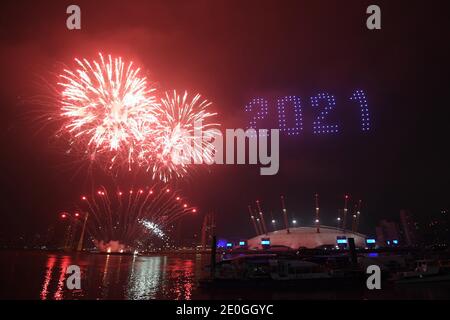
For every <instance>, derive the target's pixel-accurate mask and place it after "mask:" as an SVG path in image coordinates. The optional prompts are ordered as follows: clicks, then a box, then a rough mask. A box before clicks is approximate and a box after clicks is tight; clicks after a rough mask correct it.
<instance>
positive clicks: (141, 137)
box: [57, 54, 218, 182]
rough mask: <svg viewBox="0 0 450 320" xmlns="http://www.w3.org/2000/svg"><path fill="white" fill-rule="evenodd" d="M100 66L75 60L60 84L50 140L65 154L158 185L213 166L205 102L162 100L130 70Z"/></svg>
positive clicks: (104, 62)
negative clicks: (140, 174)
mask: <svg viewBox="0 0 450 320" xmlns="http://www.w3.org/2000/svg"><path fill="white" fill-rule="evenodd" d="M99 59H100V60H99V61H98V62H97V61H88V60H86V59H83V60H79V59H75V62H76V64H77V68H76V69H75V70H74V71H72V70H69V69H65V70H64V72H63V73H62V74H61V75H60V76H59V78H60V81H59V83H58V84H59V85H60V86H61V87H62V92H61V94H60V98H59V99H60V103H59V105H60V114H59V117H58V118H61V119H63V122H64V123H63V126H62V127H61V130H60V132H59V133H58V134H57V136H67V137H68V138H69V145H70V149H69V150H68V151H67V153H76V154H77V155H78V154H81V155H82V158H83V159H85V160H86V159H87V160H89V161H90V162H95V163H98V164H100V165H101V166H102V167H105V168H107V169H108V170H114V169H120V168H123V167H126V168H127V169H128V170H129V171H131V170H132V169H133V168H136V167H141V168H145V169H146V170H147V171H148V172H151V174H152V178H153V179H157V180H162V181H164V182H167V181H168V180H170V179H172V178H176V177H178V178H179V177H184V176H186V175H187V174H188V173H189V172H190V169H191V168H192V166H191V165H192V164H193V163H195V164H199V163H203V162H207V163H212V158H213V150H214V149H213V145H212V141H213V138H214V136H215V135H216V134H217V131H216V128H217V127H218V124H216V123H209V120H210V118H211V117H212V116H214V115H216V113H212V112H210V111H208V107H209V106H210V105H211V103H210V102H208V101H206V100H201V97H200V95H199V94H197V95H194V96H193V98H188V94H187V92H184V94H183V95H182V96H181V95H179V94H177V92H176V91H173V92H171V93H166V94H165V95H164V96H163V97H162V98H161V97H159V96H158V95H157V94H156V91H155V89H153V88H150V87H149V86H148V84H147V81H146V78H145V77H143V76H141V75H140V73H139V72H140V69H139V68H135V67H134V66H133V63H132V62H130V63H125V62H124V61H123V60H122V59H121V58H112V57H111V56H110V55H109V56H107V58H106V59H105V58H104V57H103V55H102V54H99ZM196 133H197V135H196ZM114 171H115V170H114Z"/></svg>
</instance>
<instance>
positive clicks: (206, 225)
mask: <svg viewBox="0 0 450 320" xmlns="http://www.w3.org/2000/svg"><path fill="white" fill-rule="evenodd" d="M215 227H216V225H215V215H214V213H208V214H206V215H205V216H204V217H203V224H202V236H201V246H202V249H203V250H206V248H207V247H208V246H209V245H210V243H211V239H212V236H213V235H214V229H215Z"/></svg>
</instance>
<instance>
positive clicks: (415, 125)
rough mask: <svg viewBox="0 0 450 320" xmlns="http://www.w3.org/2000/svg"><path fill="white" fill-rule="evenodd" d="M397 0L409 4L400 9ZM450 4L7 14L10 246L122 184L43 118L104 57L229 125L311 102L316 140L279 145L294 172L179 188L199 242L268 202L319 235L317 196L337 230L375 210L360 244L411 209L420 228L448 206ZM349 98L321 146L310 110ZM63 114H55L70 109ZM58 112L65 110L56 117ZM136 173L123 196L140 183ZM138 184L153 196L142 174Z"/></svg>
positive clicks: (3, 56)
mask: <svg viewBox="0 0 450 320" xmlns="http://www.w3.org/2000/svg"><path fill="white" fill-rule="evenodd" d="M393 2H395V3H393ZM75 3H76V4H77V5H79V6H80V7H81V11H82V29H81V30H77V31H69V30H67V28H66V18H67V15H66V13H65V11H66V8H67V6H68V5H70V4H75ZM373 3H376V4H378V5H380V7H381V10H382V29H381V30H376V31H370V30H368V29H367V28H366V17H367V15H366V13H365V11H366V8H367V6H368V5H369V4H373ZM448 12H449V11H448V5H447V6H445V1H432V2H430V1H417V2H412V1H387V2H384V1H370V2H368V1H345V4H344V1H295V2H294V1H292V2H290V1H134V0H133V1H75V2H74V1H39V2H36V1H14V2H13V1H9V3H8V4H6V3H4V4H2V6H1V8H0V15H1V19H0V39H1V50H0V108H1V117H0V124H1V126H0V128H1V131H0V137H1V138H0V139H1V140H0V141H1V142H0V143H1V157H0V168H1V172H2V174H1V189H2V190H1V191H2V192H1V193H0V197H1V201H0V211H1V215H2V219H1V221H2V222H1V227H0V232H1V238H0V239H11V238H14V237H18V236H22V235H24V234H33V233H35V232H44V231H45V230H46V228H47V227H48V226H49V225H51V224H54V223H55V219H57V213H58V212H60V211H61V210H65V209H66V208H69V207H71V206H72V205H73V203H74V202H76V201H78V199H79V196H80V195H81V194H83V193H86V192H88V191H89V190H90V189H89V188H90V187H91V185H92V184H95V185H97V184H100V183H105V184H108V183H112V181H113V179H112V178H111V177H109V176H108V175H107V174H106V173H105V172H102V171H101V170H96V169H95V168H94V170H93V171H92V172H91V173H89V172H88V170H87V167H86V165H85V164H83V163H77V162H76V161H74V159H71V158H69V157H67V156H66V155H64V154H63V153H62V152H60V150H57V148H56V147H55V143H54V138H52V135H53V133H54V130H55V128H56V127H55V124H51V123H45V121H37V119H38V118H39V116H40V114H39V112H41V111H40V110H42V106H37V105H36V104H35V103H33V101H34V100H35V98H36V97H39V96H40V95H45V94H48V92H46V91H45V85H44V83H43V82H44V81H43V79H47V81H52V79H53V78H52V77H53V75H54V74H55V73H58V72H60V70H61V66H62V64H71V63H72V61H73V58H75V57H90V58H93V57H96V55H97V53H98V52H99V51H101V52H103V53H111V54H114V55H121V56H123V57H125V58H127V59H130V60H133V61H136V62H137V63H138V64H139V65H140V66H142V67H143V69H144V71H145V73H146V74H147V75H148V76H149V77H150V78H152V79H154V80H155V81H156V82H157V86H158V87H159V88H162V89H164V90H166V89H168V90H170V89H178V90H184V89H187V90H188V91H189V92H199V93H201V94H202V96H203V97H205V98H207V99H208V100H210V101H212V102H213V106H212V107H213V109H214V110H215V111H217V112H218V113H219V116H218V120H219V122H221V123H222V127H223V128H241V127H243V128H245V127H246V126H247V125H248V114H246V113H245V112H244V106H245V105H246V104H247V103H248V102H249V101H250V100H251V99H252V98H253V97H256V96H258V97H259V96H261V97H266V98H267V99H268V100H269V101H270V102H271V107H270V108H271V109H270V110H269V113H270V119H271V120H270V121H271V122H270V121H269V125H272V126H273V127H276V123H277V115H276V109H275V106H274V101H275V100H276V98H277V97H281V96H285V95H298V96H300V97H301V99H302V104H303V109H304V111H305V119H304V121H305V122H304V127H305V130H304V131H303V132H302V133H301V134H300V135H299V136H296V137H288V136H285V135H281V150H280V161H281V163H280V171H279V173H278V174H277V175H275V176H260V175H259V166H246V165H243V166H231V165H227V166H211V167H208V168H203V169H198V170H196V172H195V173H193V175H192V176H190V177H189V178H188V179H185V180H182V181H176V182H174V183H175V184H176V185H177V187H178V188H179V189H180V190H182V193H183V194H185V195H187V196H188V197H189V198H190V199H191V201H192V203H195V204H196V205H198V207H199V209H200V213H199V214H198V215H197V216H193V217H187V218H184V222H186V223H185V225H187V226H188V227H187V230H188V231H186V232H188V233H190V232H198V231H199V229H200V223H201V219H202V215H203V214H204V213H205V212H209V211H215V212H216V213H217V216H218V234H219V235H222V236H249V235H251V234H252V226H251V224H250V221H249V219H248V213H247V205H248V204H249V203H254V201H255V200H256V199H259V200H260V201H261V202H262V205H263V210H264V211H265V212H267V213H268V212H269V211H271V210H272V211H273V213H274V215H275V216H278V217H280V204H279V196H280V195H281V194H284V195H285V196H286V198H287V200H286V202H287V207H288V212H290V214H292V215H293V216H295V218H297V219H298V220H299V221H300V224H301V225H309V224H311V223H312V222H313V218H314V197H313V196H314V193H316V192H317V193H319V194H320V199H321V209H322V219H321V220H322V223H323V224H327V225H335V218H336V216H337V210H338V209H339V208H341V207H342V206H343V196H344V194H347V193H348V194H350V195H351V196H352V199H355V200H357V199H362V200H363V210H362V218H361V231H363V232H367V233H373V232H374V227H375V224H376V223H377V222H378V220H380V219H382V218H389V219H397V218H398V214H399V210H400V209H402V208H406V209H409V210H411V212H412V214H413V215H414V216H416V217H417V218H418V219H426V218H427V217H428V216H430V215H433V214H435V213H437V212H439V211H440V210H441V209H443V208H448V207H449V190H450V188H449V187H450V186H449V181H450V179H449V178H450V177H449V161H448V158H447V157H446V151H447V148H448V145H449V144H448V128H449V127H448V114H449V113H448V111H447V109H448V107H449V106H448V88H449V80H448V79H449V76H448V65H449V63H448V57H449V50H448V49H449V46H448V37H447V36H446V35H448V23H449V21H450V20H449V19H448ZM356 89H363V90H364V91H365V92H366V94H367V98H368V102H369V108H370V113H371V130H370V131H369V132H362V131H360V120H359V113H358V109H357V108H356V107H355V105H354V104H352V103H350V102H349V101H348V97H349V96H350V95H351V93H352V92H353V91H354V90H356ZM320 92H329V93H331V94H333V95H334V96H335V98H336V112H335V113H333V117H332V118H330V121H332V122H336V123H339V124H340V125H341V126H342V129H343V130H342V132H341V133H339V134H335V135H325V136H317V135H314V134H312V130H311V126H312V121H313V120H312V117H313V116H314V111H313V109H312V108H311V105H310V102H309V98H310V97H311V96H313V95H316V94H318V93H320ZM57 107H58V106H56V105H55V106H53V107H52V106H47V108H57ZM49 111H51V110H49ZM129 179H131V178H130V176H128V175H126V174H123V175H120V176H119V177H118V178H117V179H115V182H114V183H116V184H119V185H120V184H121V183H123V184H129V183H130V180H129ZM134 179H135V180H133V181H135V184H136V185H146V184H149V183H151V181H150V178H149V176H148V175H145V174H144V173H142V174H140V175H139V176H138V177H136V178H134Z"/></svg>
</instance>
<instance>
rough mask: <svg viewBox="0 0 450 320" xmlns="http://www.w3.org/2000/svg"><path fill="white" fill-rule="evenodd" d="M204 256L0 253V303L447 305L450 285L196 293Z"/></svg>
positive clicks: (206, 262)
mask: <svg viewBox="0 0 450 320" xmlns="http://www.w3.org/2000/svg"><path fill="white" fill-rule="evenodd" d="M208 263H209V256H208V255H201V254H179V255H176V254H170V255H152V256H131V255H102V254H86V253H81V254H64V253H48V252H40V251H0V299H37V300H39V299H40V300H62V299H90V300H96V299H120V300H124V299H125V300H128V299H132V300H139V299H144V300H148V299H170V300H190V299H449V298H450V285H449V284H448V283H445V284H442V283H441V284H427V285H424V284H422V285H420V286H417V285H414V286H412V285H409V286H403V287H395V288H382V290H371V291H369V290H365V289H359V290H353V289H352V290H339V288H336V290H333V291H329V290H327V291H306V292H305V291H299V290H295V289H294V290H292V289H291V290H280V289H278V291H274V290H272V289H267V290H254V289H251V288H248V289H245V288H239V289H227V290H216V291H214V292H212V291H209V290H205V289H202V288H199V286H198V280H199V279H201V278H202V277H204V276H205V271H204V267H205V266H206V265H207V264H208ZM70 265H78V266H79V267H80V269H81V273H82V277H81V289H80V290H69V289H67V287H66V278H67V277H68V275H66V273H65V271H66V269H67V267H68V266H70Z"/></svg>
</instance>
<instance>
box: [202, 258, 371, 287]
mask: <svg viewBox="0 0 450 320" xmlns="http://www.w3.org/2000/svg"><path fill="white" fill-rule="evenodd" d="M363 277H364V274H363V272H362V271H359V270H352V269H347V270H343V269H339V270H334V269H330V268H329V267H328V266H327V265H324V264H319V263H315V262H311V261H305V260H300V259H295V258H289V257H280V256H277V255H275V254H251V255H241V256H237V257H233V258H231V259H226V260H222V261H220V262H218V263H217V264H216V267H215V272H214V277H213V278H212V279H211V278H210V279H203V280H201V281H200V285H201V286H230V287H235V286H257V287H265V286H267V287H274V286H281V287H283V288H286V287H294V288H296V289H300V288H311V287H315V288H317V287H324V286H325V287H333V286H342V285H344V286H345V285H349V284H351V285H354V284H361V285H363V284H364V283H365V281H364V278H363Z"/></svg>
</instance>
